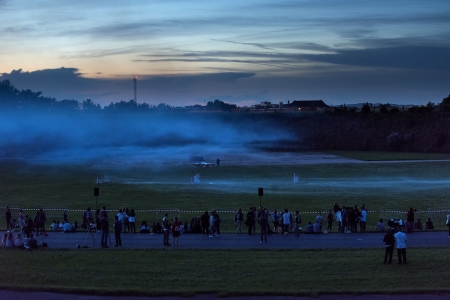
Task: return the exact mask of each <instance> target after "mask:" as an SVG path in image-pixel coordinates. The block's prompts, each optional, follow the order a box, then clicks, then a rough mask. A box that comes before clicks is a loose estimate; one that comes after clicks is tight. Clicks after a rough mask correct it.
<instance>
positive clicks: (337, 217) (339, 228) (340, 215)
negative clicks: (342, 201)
mask: <svg viewBox="0 0 450 300" xmlns="http://www.w3.org/2000/svg"><path fill="white" fill-rule="evenodd" d="M334 216H335V217H336V222H338V231H339V232H341V230H342V213H341V209H340V208H339V209H338V211H337V212H336V213H335V214H334Z"/></svg>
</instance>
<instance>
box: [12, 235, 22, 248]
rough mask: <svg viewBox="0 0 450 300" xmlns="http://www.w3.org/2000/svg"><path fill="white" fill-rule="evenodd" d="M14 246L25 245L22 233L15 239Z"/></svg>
mask: <svg viewBox="0 0 450 300" xmlns="http://www.w3.org/2000/svg"><path fill="white" fill-rule="evenodd" d="M14 246H16V247H23V241H22V235H21V234H20V233H18V234H17V235H16V238H15V239H14Z"/></svg>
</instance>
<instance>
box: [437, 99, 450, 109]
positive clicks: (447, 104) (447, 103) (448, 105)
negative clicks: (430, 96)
mask: <svg viewBox="0 0 450 300" xmlns="http://www.w3.org/2000/svg"><path fill="white" fill-rule="evenodd" d="M439 106H440V109H441V110H442V111H450V95H448V97H447V98H444V99H442V102H441V104H440V105H439Z"/></svg>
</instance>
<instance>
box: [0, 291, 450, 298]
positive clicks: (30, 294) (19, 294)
mask: <svg viewBox="0 0 450 300" xmlns="http://www.w3.org/2000/svg"><path fill="white" fill-rule="evenodd" d="M449 298H450V294H441V295H437V294H412V295H407V294H395V295H359V296H356V295H350V294H340V295H320V296H318V297H306V296H305V297H293V296H265V297H264V296H233V297H218V296H215V295H202V294H199V295H195V296H193V297H189V298H185V297H184V298H183V297H174V296H167V297H136V296H129V297H127V296H117V297H114V296H94V295H77V294H59V293H49V292H18V291H6V290H0V299H5V300H9V299H14V300H29V299H33V300H61V299H65V300H110V299H112V300H186V299H190V300H209V299H227V300H295V299H299V300H340V299H346V300H405V299H407V300H422V299H427V300H444V299H449Z"/></svg>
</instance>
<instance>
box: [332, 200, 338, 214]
mask: <svg viewBox="0 0 450 300" xmlns="http://www.w3.org/2000/svg"><path fill="white" fill-rule="evenodd" d="M338 210H339V205H338V204H337V202H334V205H333V211H334V214H336V213H337V212H338Z"/></svg>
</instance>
